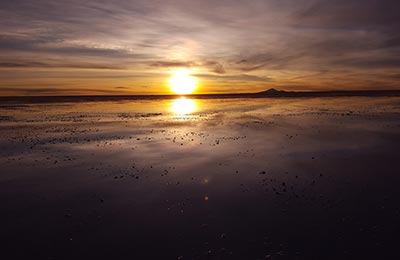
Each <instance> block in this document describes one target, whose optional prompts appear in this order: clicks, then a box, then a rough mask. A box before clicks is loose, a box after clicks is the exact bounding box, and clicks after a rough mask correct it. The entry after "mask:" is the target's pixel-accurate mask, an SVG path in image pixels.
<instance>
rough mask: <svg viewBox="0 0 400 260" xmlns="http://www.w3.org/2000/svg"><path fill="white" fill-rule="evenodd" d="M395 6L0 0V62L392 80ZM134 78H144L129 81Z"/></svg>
mask: <svg viewBox="0 0 400 260" xmlns="http://www.w3.org/2000/svg"><path fill="white" fill-rule="evenodd" d="M399 9H400V3H399V2H398V1H395V0H385V1H377V0H337V1H330V0H313V1H309V0H286V1H276V0H252V1H251V2H245V1H238V0H224V1H211V0H203V1H190V0H165V1H156V0H146V1H145V0H135V1H129V0H117V1H113V2H110V1H105V0H99V1H95V0H88V1H85V2H82V1H78V0H66V1H50V0H38V1H24V0H14V1H1V2H0V32H1V33H0V70H28V69H29V70H31V69H46V70H49V71H50V70H53V69H54V70H65V71H66V72H65V73H66V74H67V71H68V70H69V69H71V68H72V69H84V70H90V69H92V70H101V71H106V70H115V72H114V75H115V80H116V81H117V80H118V79H119V77H120V73H121V72H126V73H127V74H128V73H132V74H133V72H135V73H141V74H142V75H143V77H146V76H147V78H150V77H151V76H154V73H155V71H158V73H159V74H160V75H158V76H157V77H158V78H155V81H157V80H158V81H159V78H160V77H162V74H163V73H165V70H168V69H169V68H193V69H198V70H199V71H201V74H202V76H203V77H207V78H208V79H210V80H211V79H212V80H218V81H222V80H224V81H225V85H226V86H229V85H230V83H235V82H237V81H238V80H240V81H247V82H248V83H249V84H250V83H252V82H254V81H257V80H258V79H260V80H264V81H265V80H266V81H271V80H272V79H271V78H273V79H274V82H276V84H300V85H302V86H307V85H310V86H313V85H316V84H317V83H318V85H319V86H323V85H324V84H325V85H327V84H332V79H333V78H334V79H335V82H340V80H338V79H340V78H341V77H342V78H343V80H342V82H346V83H343V84H352V85H357V86H362V85H363V84H366V81H367V78H366V77H365V75H367V74H374V73H376V71H377V70H383V69H387V70H390V71H387V72H380V75H381V76H380V77H381V78H383V77H385V75H386V80H387V81H388V82H389V81H390V82H391V84H392V85H393V86H395V85H396V83H397V84H398V83H399V82H398V79H397V78H393V77H391V75H395V74H398V73H400V64H399V60H398V59H397V57H400V16H399V15H398V14H397V13H398V10H399ZM348 71H351V73H348ZM361 72H362V73H361ZM3 74H4V73H3ZM249 74H254V75H257V76H253V75H249ZM349 74H352V76H351V77H350V76H349ZM18 75H20V74H18ZM260 75H269V76H270V75H271V76H270V77H271V78H268V77H264V78H263V77H262V76H260ZM272 75H273V77H272ZM305 75H315V76H314V77H307V76H305ZM83 76H84V75H83ZM217 76H221V77H217ZM222 76H223V77H222ZM90 77H91V76H88V79H89V78H90ZM107 77H111V78H112V74H108V75H107ZM99 78H101V77H100V74H99ZM350 78H351V80H350ZM291 79H293V82H290V80H291ZM8 80H9V81H8V82H6V83H4V82H1V83H0V88H4V87H6V86H7V85H6V84H8V85H10V84H12V82H11V81H12V80H11V79H8ZM49 80H50V79H49V78H46V77H45V76H44V75H43V79H42V81H43V83H46V84H48V83H49ZM368 80H370V79H368ZM14 81H15V82H17V81H18V84H22V83H21V81H20V78H15V79H14ZM288 81H289V82H288ZM56 83H57V82H56V81H54V84H56ZM100 83H101V82H100ZM26 84H29V82H26ZM117 84H124V85H125V84H127V83H126V82H119V81H118V82H116V83H114V84H112V86H115V85H117ZM143 85H149V89H150V88H151V86H150V85H151V84H148V82H144V81H140V82H137V85H136V88H137V89H138V90H140V86H143ZM153 85H155V84H153ZM344 87H345V86H344ZM132 89H133V90H134V89H135V87H132ZM0 91H1V90H0ZM216 91H220V90H216Z"/></svg>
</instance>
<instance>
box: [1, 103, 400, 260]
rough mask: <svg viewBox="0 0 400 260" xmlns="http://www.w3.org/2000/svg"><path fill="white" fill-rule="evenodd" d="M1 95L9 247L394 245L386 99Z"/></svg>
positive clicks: (394, 140) (264, 249)
mask: <svg viewBox="0 0 400 260" xmlns="http://www.w3.org/2000/svg"><path fill="white" fill-rule="evenodd" d="M172 102H173V100H146V101H119V102H115V101H113V102H88V103H79V102H78V103H58V104H57V103H51V104H50V103H49V104H46V103H41V104H19V105H13V106H10V105H9V104H4V105H3V104H0V133H1V135H0V146H1V150H0V154H1V159H0V166H1V169H2V170H1V174H0V205H1V208H2V211H1V215H0V223H2V228H1V245H2V248H4V250H5V252H4V254H7V255H8V256H9V257H8V258H7V259H17V258H25V259H26V258H39V257H40V258H42V259H78V258H81V259H90V258H97V259H369V258H371V259H383V258H387V257H393V256H394V255H395V254H397V255H399V254H398V252H397V250H396V245H397V242H396V241H398V238H397V237H398V233H399V231H400V222H399V219H400V203H399V202H400V201H399V200H400V199H399V198H400V196H399V195H400V194H399V193H400V189H399V184H400V175H399V173H400V171H399V166H398V162H399V161H400V153H399V148H400V145H399V144H400V99H399V98H324V99H316V98H314V99H224V100H216V99H210V100H206V99H205V100H195V101H194V102H195V103H196V109H195V111H194V112H193V113H192V114H190V115H182V114H175V113H174V112H172V111H171V106H172Z"/></svg>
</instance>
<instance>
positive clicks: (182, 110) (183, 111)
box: [171, 97, 196, 116]
mask: <svg viewBox="0 0 400 260" xmlns="http://www.w3.org/2000/svg"><path fill="white" fill-rule="evenodd" d="M195 110H196V102H195V101H194V100H193V99H188V98H184V97H181V98H179V99H175V100H174V101H172V104H171V111H172V112H174V113H175V114H177V115H180V116H185V115H188V114H191V113H193V112H194V111H195Z"/></svg>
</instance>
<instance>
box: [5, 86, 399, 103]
mask: <svg viewBox="0 0 400 260" xmlns="http://www.w3.org/2000/svg"><path fill="white" fill-rule="evenodd" d="M183 96H184V97H187V98H196V99H228V98H317V97H399V96H400V90H348V91H347V90H332V91H310V92H305V91H283V90H276V89H269V90H266V91H263V92H257V93H237V94H190V95H173V94H167V95H83V96H78V95H76V96H3V97H0V102H5V103H14V102H23V103H57V102H102V101H124V100H157V99H175V98H179V97H183Z"/></svg>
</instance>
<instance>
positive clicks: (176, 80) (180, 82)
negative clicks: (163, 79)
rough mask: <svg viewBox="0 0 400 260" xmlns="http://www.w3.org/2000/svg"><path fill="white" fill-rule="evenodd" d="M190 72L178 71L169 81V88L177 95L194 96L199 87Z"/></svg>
mask: <svg viewBox="0 0 400 260" xmlns="http://www.w3.org/2000/svg"><path fill="white" fill-rule="evenodd" d="M190 74H191V71H190V70H176V71H174V72H173V76H172V78H170V79H169V86H170V88H171V90H172V92H174V93H175V94H178V95H186V94H192V93H193V92H194V90H195V89H196V87H197V80H196V78H195V77H193V76H191V75H190Z"/></svg>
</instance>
